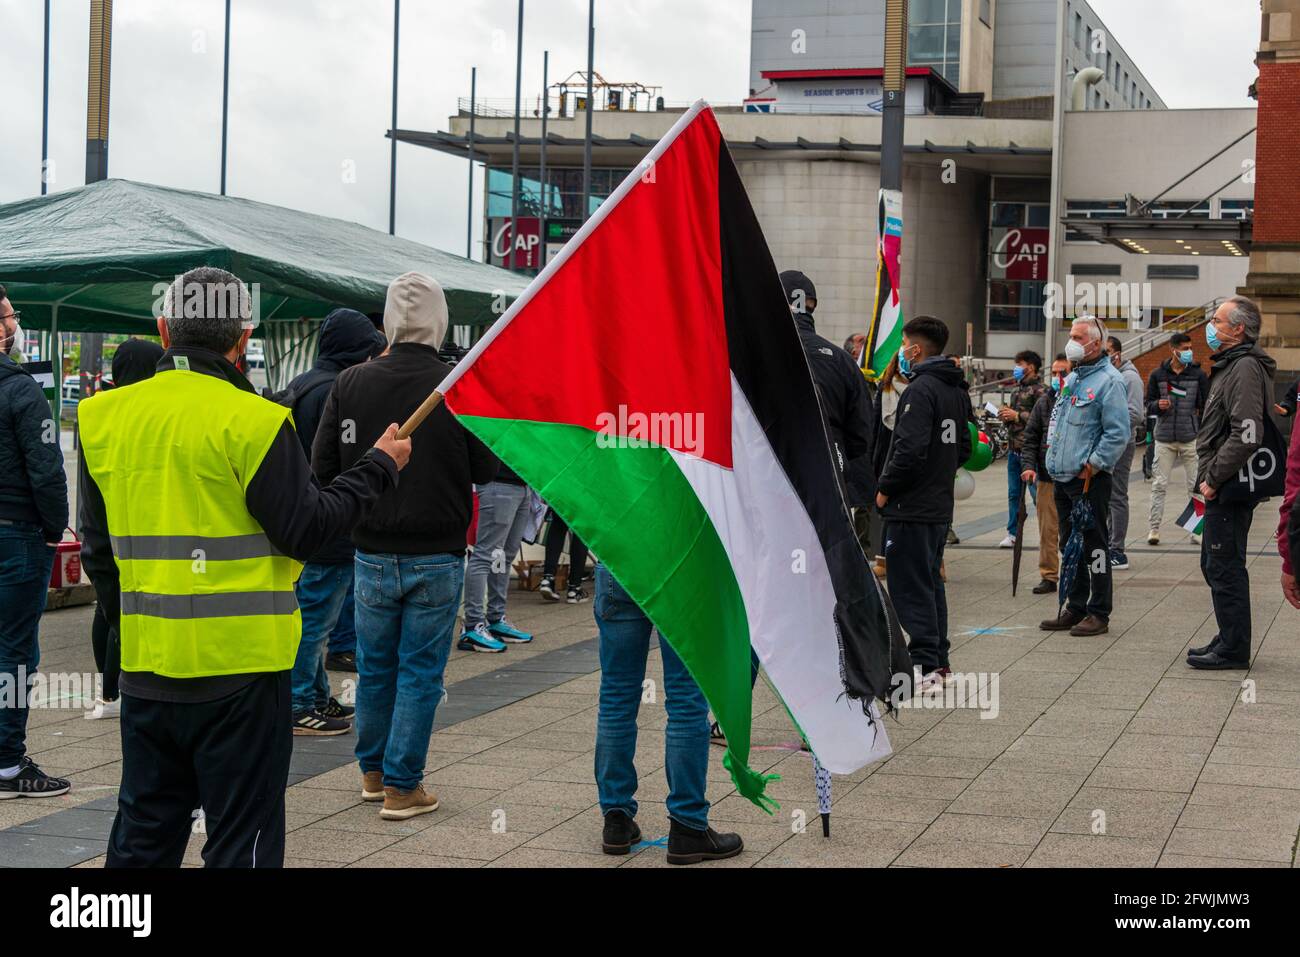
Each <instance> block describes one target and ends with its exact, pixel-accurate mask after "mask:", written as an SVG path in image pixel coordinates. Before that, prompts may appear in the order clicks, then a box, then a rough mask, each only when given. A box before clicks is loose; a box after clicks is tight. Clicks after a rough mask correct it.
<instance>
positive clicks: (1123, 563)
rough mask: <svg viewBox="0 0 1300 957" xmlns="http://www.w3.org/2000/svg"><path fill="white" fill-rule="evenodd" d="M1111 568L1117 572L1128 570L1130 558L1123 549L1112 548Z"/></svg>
mask: <svg viewBox="0 0 1300 957" xmlns="http://www.w3.org/2000/svg"><path fill="white" fill-rule="evenodd" d="M1110 567H1111V568H1113V569H1115V570H1116V571H1120V572H1122V571H1124V570H1126V569H1127V568H1128V556H1127V555H1125V554H1124V552H1123V550H1122V549H1119V548H1112V549H1111V550H1110Z"/></svg>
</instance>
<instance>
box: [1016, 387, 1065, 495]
mask: <svg viewBox="0 0 1300 957" xmlns="http://www.w3.org/2000/svg"><path fill="white" fill-rule="evenodd" d="M1059 397H1060V393H1059V392H1057V391H1056V390H1055V389H1048V390H1047V391H1046V392H1044V393H1043V394H1042V395H1041V396H1039V397H1038V401H1037V402H1035V403H1034V408H1033V411H1031V412H1030V413H1029V421H1028V422H1026V423H1025V432H1024V443H1023V444H1022V445H1021V447H1020V471H1021V472H1037V473H1038V481H1040V482H1050V481H1052V477H1051V476H1050V475H1048V474H1047V469H1046V468H1044V467H1043V463H1044V462H1046V461H1047V427H1048V426H1049V425H1050V424H1051V421H1052V410H1053V409H1054V408H1056V400H1057V399H1058V398H1059Z"/></svg>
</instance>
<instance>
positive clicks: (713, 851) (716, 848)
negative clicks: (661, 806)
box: [668, 818, 745, 864]
mask: <svg viewBox="0 0 1300 957" xmlns="http://www.w3.org/2000/svg"><path fill="white" fill-rule="evenodd" d="M744 849H745V842H744V841H742V840H741V839H740V835H739V834H719V833H718V832H717V831H715V830H714V829H713V828H711V827H706V828H705V829H704V830H702V831H697V830H696V829H695V828H693V827H687V826H686V825H685V824H679V823H678V822H677V821H674V820H672V819H671V818H670V819H669V828H668V863H669V864H698V863H700V862H701V861H721V860H725V859H726V858H728V857H735V856H736V855H737V854H739V853H740V852H741V851H743V850H744Z"/></svg>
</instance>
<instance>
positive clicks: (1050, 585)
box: [1034, 578, 1056, 595]
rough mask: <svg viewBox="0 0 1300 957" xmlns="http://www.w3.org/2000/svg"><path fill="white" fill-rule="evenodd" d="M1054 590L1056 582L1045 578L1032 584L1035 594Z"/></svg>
mask: <svg viewBox="0 0 1300 957" xmlns="http://www.w3.org/2000/svg"><path fill="white" fill-rule="evenodd" d="M1054 591H1056V582H1049V581H1048V580H1047V579H1046V578H1044V579H1043V580H1042V581H1040V582H1039V583H1038V584H1037V585H1035V586H1034V594H1035V595H1046V594H1048V593H1049V592H1054Z"/></svg>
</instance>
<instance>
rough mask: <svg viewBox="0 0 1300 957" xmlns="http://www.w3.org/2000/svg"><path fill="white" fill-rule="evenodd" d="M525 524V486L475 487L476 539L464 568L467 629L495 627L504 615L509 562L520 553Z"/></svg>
mask: <svg viewBox="0 0 1300 957" xmlns="http://www.w3.org/2000/svg"><path fill="white" fill-rule="evenodd" d="M527 524H528V487H527V486H524V485H511V484H509V483H507V482H488V484H487V485H480V486H479V487H478V538H477V540H476V541H475V542H474V554H473V555H471V556H470V557H469V562H468V563H467V565H466V568H465V628H466V629H470V628H473V627H474V626H475V625H481V624H489V625H495V624H496V623H497V622H498V621H500V620H501V619H502V618H504V617H505V616H506V589H508V588H509V587H510V563H511V562H512V561H513V560H514V557H515V555H517V554H518V553H519V543H520V541H521V540H522V539H523V537H524V528H525V527H526V526H527ZM485 591H486V593H487V609H486V612H485V611H484V607H483V597H484V592H485Z"/></svg>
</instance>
